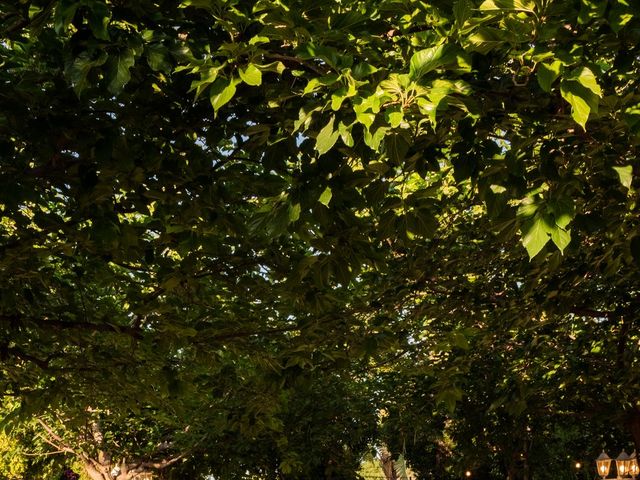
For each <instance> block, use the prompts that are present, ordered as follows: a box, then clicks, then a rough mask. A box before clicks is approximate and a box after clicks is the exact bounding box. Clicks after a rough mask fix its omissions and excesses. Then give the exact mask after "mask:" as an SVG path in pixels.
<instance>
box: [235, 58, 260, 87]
mask: <svg viewBox="0 0 640 480" xmlns="http://www.w3.org/2000/svg"><path fill="white" fill-rule="evenodd" d="M238 73H239V74H240V78H241V79H242V81H243V82H244V83H246V84H247V85H253V86H254V87H257V86H259V85H261V84H262V72H261V71H260V70H259V69H258V67H256V66H255V65H254V64H253V63H250V64H249V65H247V66H246V67H245V68H241V69H239V70H238Z"/></svg>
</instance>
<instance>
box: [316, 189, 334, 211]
mask: <svg viewBox="0 0 640 480" xmlns="http://www.w3.org/2000/svg"><path fill="white" fill-rule="evenodd" d="M332 197H333V192H332V191H331V187H327V188H325V189H324V191H323V192H322V194H321V195H320V198H318V201H319V202H320V203H321V204H323V205H324V206H325V207H328V206H329V202H330V201H331V198H332Z"/></svg>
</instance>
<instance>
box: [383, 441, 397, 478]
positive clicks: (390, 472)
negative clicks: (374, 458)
mask: <svg viewBox="0 0 640 480" xmlns="http://www.w3.org/2000/svg"><path fill="white" fill-rule="evenodd" d="M380 466H381V467H382V471H383V472H384V476H385V478H386V480H397V476H396V469H395V468H394V464H393V456H392V455H391V453H389V450H387V449H386V448H382V449H380Z"/></svg>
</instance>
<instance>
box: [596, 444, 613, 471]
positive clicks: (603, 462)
mask: <svg viewBox="0 0 640 480" xmlns="http://www.w3.org/2000/svg"><path fill="white" fill-rule="evenodd" d="M596 466H597V467H598V475H600V476H601V477H602V478H606V477H607V475H609V469H610V468H611V458H610V457H609V455H607V454H606V453H604V450H603V451H602V453H601V454H600V456H599V457H598V458H596Z"/></svg>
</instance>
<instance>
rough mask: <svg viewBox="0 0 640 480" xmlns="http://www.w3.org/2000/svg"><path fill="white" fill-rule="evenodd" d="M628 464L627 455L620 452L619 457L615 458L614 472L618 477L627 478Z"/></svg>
mask: <svg viewBox="0 0 640 480" xmlns="http://www.w3.org/2000/svg"><path fill="white" fill-rule="evenodd" d="M629 463H630V459H629V455H628V454H627V452H625V451H624V450H622V452H620V455H618V458H616V470H618V476H619V477H626V476H627V474H628V473H629Z"/></svg>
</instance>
